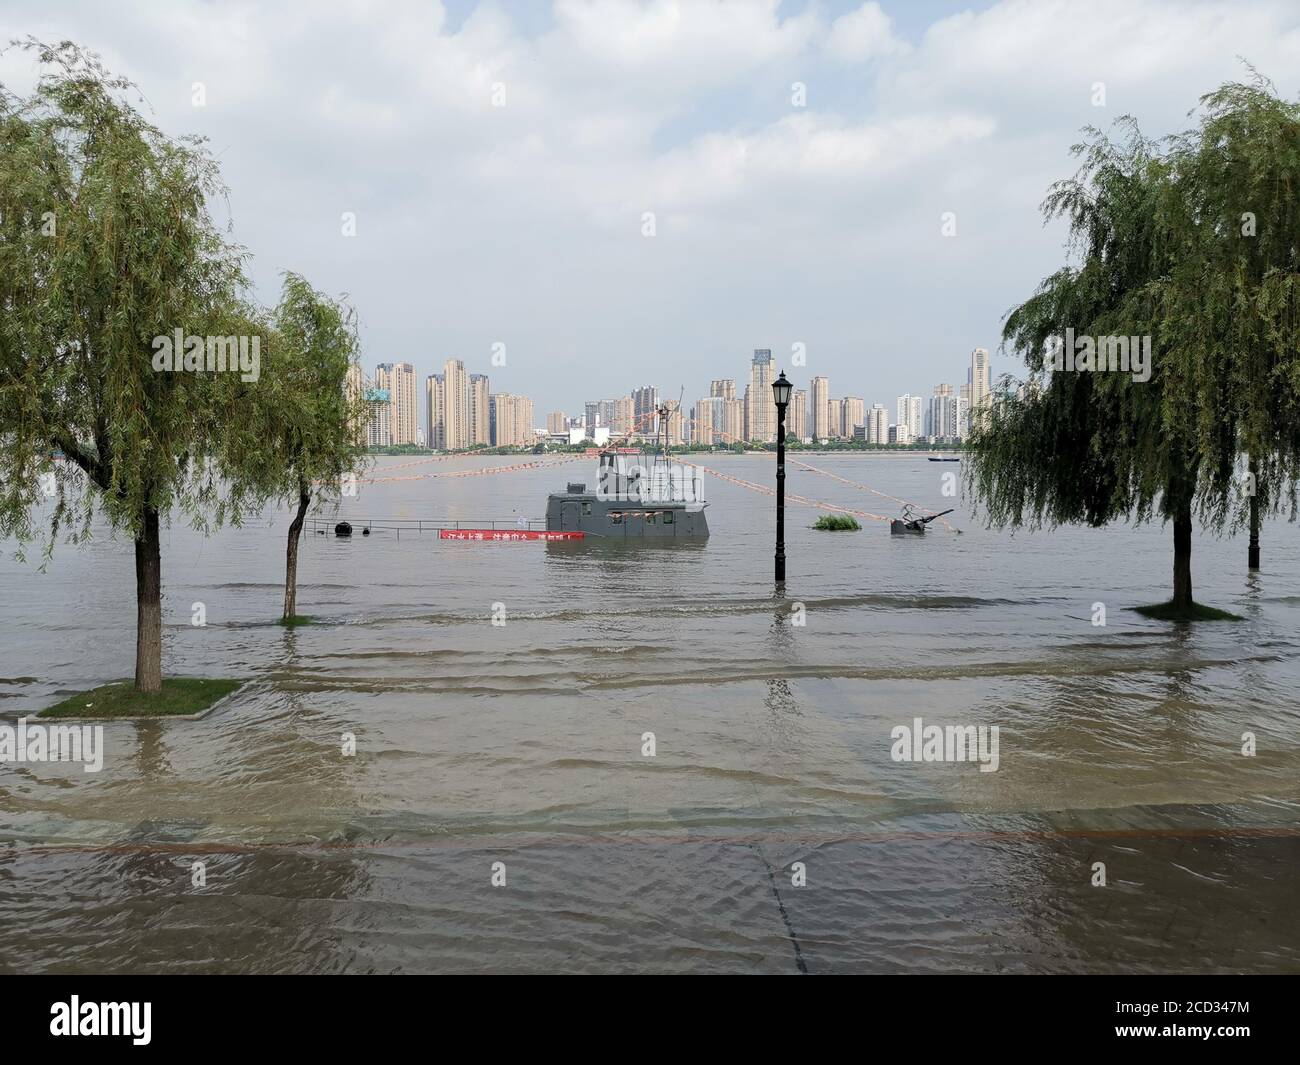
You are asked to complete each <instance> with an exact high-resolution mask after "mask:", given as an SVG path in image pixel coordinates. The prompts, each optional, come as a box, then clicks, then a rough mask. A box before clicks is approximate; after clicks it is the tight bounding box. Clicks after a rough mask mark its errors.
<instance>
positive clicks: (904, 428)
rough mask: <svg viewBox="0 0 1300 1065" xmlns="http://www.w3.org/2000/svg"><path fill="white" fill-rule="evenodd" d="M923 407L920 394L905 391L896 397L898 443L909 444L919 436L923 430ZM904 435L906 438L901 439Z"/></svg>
mask: <svg viewBox="0 0 1300 1065" xmlns="http://www.w3.org/2000/svg"><path fill="white" fill-rule="evenodd" d="M923 409H924V400H923V399H922V398H921V397H920V396H914V395H912V394H911V393H907V394H905V395H901V396H899V397H898V401H897V403H896V405H895V414H896V415H897V418H898V427H899V443H904V444H910V443H911V442H912V441H913V440H919V439H920V438H921V436H922V434H923V433H924V432H925V420H924V417H923V414H922V412H923ZM904 436H906V437H907V439H906V440H904V439H902V438H903V437H904Z"/></svg>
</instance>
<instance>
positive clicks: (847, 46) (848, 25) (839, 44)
mask: <svg viewBox="0 0 1300 1065" xmlns="http://www.w3.org/2000/svg"><path fill="white" fill-rule="evenodd" d="M907 50H908V49H907V44H906V43H905V42H904V41H901V40H899V39H898V38H897V37H895V36H894V28H893V20H892V19H891V18H890V17H889V16H888V15H887V14H885V12H884V10H882V8H881V6H880V5H879V4H878V3H875V2H874V0H870V2H868V3H865V4H863V5H862V6H861V7H860V8H858V9H857V10H856V11H850V12H849V13H848V14H847V15H841V16H840V17H839V18H837V19H836V20H835V21H834V22H833V23H832V24H831V28H830V33H829V34H828V35H827V38H826V51H827V52H829V53H830V54H831V55H832V56H833V57H834V58H835V59H838V60H840V61H842V62H854V61H858V60H866V59H878V58H880V57H881V56H890V55H897V54H900V53H902V52H905V51H907Z"/></svg>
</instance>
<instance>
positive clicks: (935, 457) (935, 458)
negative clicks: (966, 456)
mask: <svg viewBox="0 0 1300 1065" xmlns="http://www.w3.org/2000/svg"><path fill="white" fill-rule="evenodd" d="M927 457H928V458H929V459H930V461H931V462H960V461H961V459H958V458H953V459H950V458H947V457H946V456H943V457H941V456H939V455H929V456H927Z"/></svg>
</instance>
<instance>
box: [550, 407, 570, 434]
mask: <svg viewBox="0 0 1300 1065" xmlns="http://www.w3.org/2000/svg"><path fill="white" fill-rule="evenodd" d="M568 421H569V419H568V415H566V414H565V413H564V411H562V410H553V411H551V413H550V414H548V415H547V416H546V433H547V435H548V436H559V435H560V434H562V433H566V432H568Z"/></svg>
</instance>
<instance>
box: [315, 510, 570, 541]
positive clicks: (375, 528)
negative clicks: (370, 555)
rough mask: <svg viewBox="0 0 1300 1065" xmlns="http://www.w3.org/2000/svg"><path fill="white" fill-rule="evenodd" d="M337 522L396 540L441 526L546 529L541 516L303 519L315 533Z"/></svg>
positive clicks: (359, 532) (436, 530) (357, 531)
mask: <svg viewBox="0 0 1300 1065" xmlns="http://www.w3.org/2000/svg"><path fill="white" fill-rule="evenodd" d="M340 522H347V523H348V524H349V525H351V526H352V532H353V534H354V535H357V536H360V535H362V533H363V532H364V531H365V530H367V529H369V530H370V531H371V532H372V533H376V532H391V533H395V534H396V535H397V537H398V539H401V536H402V533H407V534H408V535H410V534H416V535H422V534H424V533H440V532H442V530H444V529H492V530H493V531H497V530H506V529H519V530H524V529H527V530H529V531H532V532H537V531H544V530H545V529H546V519H545V518H524V519H522V520H521V519H519V518H382V517H380V518H373V517H372V518H361V517H352V516H351V515H342V514H340V515H337V516H336V517H332V518H326V517H312V518H308V519H307V521H306V525H307V529H306V531H307V532H308V533H309V534H313V535H314V534H315V533H318V532H321V533H325V534H327V535H328V534H330V533H332V532H333V531H334V527H335V526H336V525H338V524H339V523H340Z"/></svg>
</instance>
